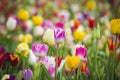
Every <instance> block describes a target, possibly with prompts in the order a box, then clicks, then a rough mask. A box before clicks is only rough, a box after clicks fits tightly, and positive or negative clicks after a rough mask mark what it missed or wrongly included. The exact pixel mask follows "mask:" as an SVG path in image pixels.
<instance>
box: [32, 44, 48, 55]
mask: <svg viewBox="0 0 120 80" xmlns="http://www.w3.org/2000/svg"><path fill="white" fill-rule="evenodd" d="M32 51H33V53H34V54H35V55H36V56H39V57H41V56H46V55H47V51H48V46H47V45H46V44H33V45H32Z"/></svg>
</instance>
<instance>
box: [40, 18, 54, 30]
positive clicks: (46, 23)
mask: <svg viewBox="0 0 120 80" xmlns="http://www.w3.org/2000/svg"><path fill="white" fill-rule="evenodd" d="M42 27H43V28H44V29H46V28H51V29H54V28H55V26H54V24H53V22H52V21H50V20H45V21H44V22H43V23H42Z"/></svg>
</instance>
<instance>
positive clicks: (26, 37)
mask: <svg viewBox="0 0 120 80" xmlns="http://www.w3.org/2000/svg"><path fill="white" fill-rule="evenodd" d="M19 40H20V41H21V42H26V43H31V42H32V35H31V34H25V35H22V34H21V35H20V37H19Z"/></svg>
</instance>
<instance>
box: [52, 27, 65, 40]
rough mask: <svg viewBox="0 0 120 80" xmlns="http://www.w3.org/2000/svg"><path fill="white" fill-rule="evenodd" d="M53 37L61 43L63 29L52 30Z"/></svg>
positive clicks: (63, 34) (63, 35)
mask: <svg viewBox="0 0 120 80" xmlns="http://www.w3.org/2000/svg"><path fill="white" fill-rule="evenodd" d="M54 37H55V40H56V41H57V42H63V40H64V38H65V31H64V30H63V29H60V28H57V29H55V30H54Z"/></svg>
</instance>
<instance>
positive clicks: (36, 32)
mask: <svg viewBox="0 0 120 80" xmlns="http://www.w3.org/2000/svg"><path fill="white" fill-rule="evenodd" d="M43 33H44V29H43V28H42V27H41V26H36V27H34V30H33V34H34V36H36V37H37V36H42V35H43Z"/></svg>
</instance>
